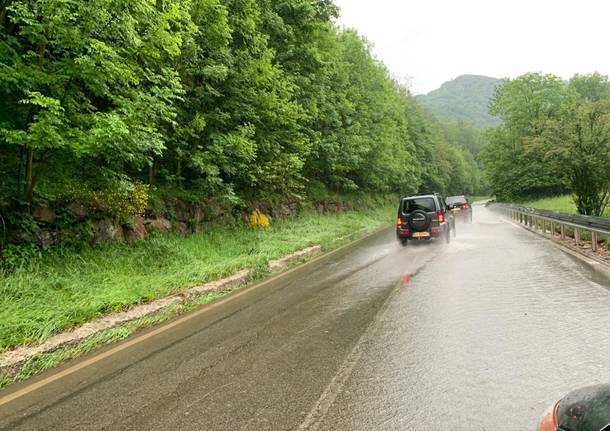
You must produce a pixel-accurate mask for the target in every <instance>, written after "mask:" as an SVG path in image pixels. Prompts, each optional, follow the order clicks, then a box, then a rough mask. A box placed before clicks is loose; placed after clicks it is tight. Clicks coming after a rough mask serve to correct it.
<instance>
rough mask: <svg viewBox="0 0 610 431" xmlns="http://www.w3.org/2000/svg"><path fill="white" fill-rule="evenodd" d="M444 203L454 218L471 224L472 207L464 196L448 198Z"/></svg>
mask: <svg viewBox="0 0 610 431" xmlns="http://www.w3.org/2000/svg"><path fill="white" fill-rule="evenodd" d="M445 203H446V204H447V206H448V207H449V209H451V211H452V212H453V215H454V216H455V218H458V219H462V220H464V221H467V222H468V223H472V205H471V204H470V202H468V199H467V198H466V196H449V197H448V198H447V199H445Z"/></svg>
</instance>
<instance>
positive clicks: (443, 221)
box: [436, 210, 445, 224]
mask: <svg viewBox="0 0 610 431" xmlns="http://www.w3.org/2000/svg"><path fill="white" fill-rule="evenodd" d="M436 215H437V216H438V223H439V224H441V223H445V216H444V215H443V212H442V211H441V210H438V211H437V212H436Z"/></svg>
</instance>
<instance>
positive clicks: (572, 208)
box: [520, 195, 610, 218]
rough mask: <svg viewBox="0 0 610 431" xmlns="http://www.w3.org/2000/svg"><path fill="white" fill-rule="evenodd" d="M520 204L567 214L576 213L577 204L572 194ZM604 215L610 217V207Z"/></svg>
mask: <svg viewBox="0 0 610 431" xmlns="http://www.w3.org/2000/svg"><path fill="white" fill-rule="evenodd" d="M520 205H521V206H525V207H528V208H538V209H541V210H548V211H555V212H560V213H566V214H576V205H575V204H574V199H573V198H572V196H570V195H563V196H555V197H550V198H543V199H536V200H530V201H526V202H523V203H520ZM604 217H608V218H610V208H606V211H605V213H604Z"/></svg>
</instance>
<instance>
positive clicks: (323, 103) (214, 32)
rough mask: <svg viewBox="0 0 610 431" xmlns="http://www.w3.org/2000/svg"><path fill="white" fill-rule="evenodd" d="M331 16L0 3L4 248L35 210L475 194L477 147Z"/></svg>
mask: <svg viewBox="0 0 610 431" xmlns="http://www.w3.org/2000/svg"><path fill="white" fill-rule="evenodd" d="M337 15H338V9H337V7H336V6H335V5H334V4H333V2H332V1H315V2H312V1H309V0H296V1H295V0H291V1H286V0H244V1H234V0H186V1H183V0H162V1H156V2H151V1H149V0H133V1H129V2H127V3H125V2H111V1H108V0H92V1H87V2H78V1H76V2H71V1H69V2H66V1H63V0H31V1H23V0H8V1H4V2H2V3H1V4H0V71H1V73H0V177H1V178H2V182H1V183H0V216H2V218H1V220H0V225H1V226H0V234H1V235H0V247H1V246H2V244H5V243H24V242H36V237H37V235H36V233H37V232H36V228H37V226H36V224H37V223H38V220H37V219H36V217H33V215H35V214H33V213H35V211H34V210H35V209H36V208H37V207H39V206H43V207H44V206H45V205H49V206H52V207H54V208H58V207H59V208H62V207H67V206H69V205H70V204H71V203H77V204H79V205H82V206H83V207H85V208H89V209H93V210H95V212H96V217H104V216H108V217H112V218H115V219H117V220H118V221H119V222H120V223H121V224H123V225H129V224H132V223H133V218H134V217H137V216H138V215H141V214H142V213H143V212H144V211H146V210H147V208H150V207H151V206H152V207H155V206H162V205H161V204H159V202H158V201H159V200H166V201H172V200H175V199H176V198H177V197H179V198H180V199H182V200H186V199H187V200H188V201H189V202H201V203H203V204H204V206H205V207H206V208H210V207H220V208H222V210H221V211H219V212H221V213H223V214H229V215H230V216H231V217H233V218H235V217H238V216H239V215H240V214H241V213H243V212H250V211H252V210H253V209H255V208H256V207H258V206H260V205H264V204H269V205H273V204H276V203H278V202H281V201H286V200H292V201H297V202H308V201H311V199H312V195H314V194H315V193H317V191H319V190H325V191H328V192H331V193H336V194H345V193H354V192H359V193H363V194H366V193H369V194H371V193H373V194H381V193H383V194H386V193H395V194H399V193H407V192H413V191H417V190H434V191H439V192H445V193H449V192H455V193H458V192H459V193H472V192H477V191H479V190H478V189H479V188H480V187H481V185H480V175H478V174H477V171H478V163H477V160H476V154H475V155H473V154H472V151H470V150H468V149H467V148H465V146H464V145H460V144H459V143H458V142H457V140H458V137H457V135H456V134H455V133H453V132H446V131H445V130H444V128H443V126H442V124H441V123H440V122H439V121H438V120H436V119H434V118H433V117H432V116H430V115H429V114H427V113H426V112H424V111H423V110H422V109H421V108H420V107H419V105H418V104H417V102H416V100H415V99H414V98H413V97H412V96H411V95H410V93H409V92H408V90H406V89H405V88H403V87H402V86H401V85H400V84H399V83H398V82H396V81H395V80H394V79H392V78H391V76H390V74H389V72H388V70H387V69H386V68H385V66H384V65H383V64H381V63H380V62H379V61H378V60H377V59H375V58H374V57H373V56H372V54H371V52H370V47H369V44H368V43H367V42H366V40H364V39H363V38H362V37H361V36H359V35H358V34H357V33H356V32H355V31H353V30H349V29H341V28H338V26H337V25H335V18H336V17H337ZM117 35H121V37H117ZM312 190H314V191H315V192H312ZM90 212H91V211H90ZM100 213H104V214H100ZM68 222H69V220H68ZM24 232H25V233H26V234H27V235H24V234H22V233H24ZM84 237H85V239H86V235H84Z"/></svg>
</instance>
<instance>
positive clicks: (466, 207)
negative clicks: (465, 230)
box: [462, 204, 470, 210]
mask: <svg viewBox="0 0 610 431" xmlns="http://www.w3.org/2000/svg"><path fill="white" fill-rule="evenodd" d="M462 208H464V209H465V210H467V209H468V208H470V205H468V204H464V205H462Z"/></svg>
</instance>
